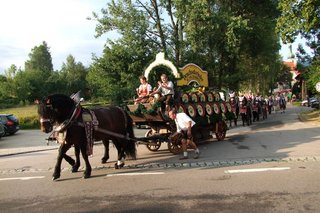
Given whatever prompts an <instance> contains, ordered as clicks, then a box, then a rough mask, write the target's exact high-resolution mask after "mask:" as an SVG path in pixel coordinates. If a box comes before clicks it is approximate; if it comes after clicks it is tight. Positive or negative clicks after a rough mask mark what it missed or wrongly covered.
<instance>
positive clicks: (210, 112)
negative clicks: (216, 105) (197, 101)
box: [206, 103, 213, 115]
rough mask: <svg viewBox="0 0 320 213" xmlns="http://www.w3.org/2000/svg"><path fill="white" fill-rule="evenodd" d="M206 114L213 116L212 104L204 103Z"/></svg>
mask: <svg viewBox="0 0 320 213" xmlns="http://www.w3.org/2000/svg"><path fill="white" fill-rule="evenodd" d="M206 113H207V114H208V115H212V114H213V108H212V104H210V103H206Z"/></svg>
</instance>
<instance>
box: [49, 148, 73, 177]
mask: <svg viewBox="0 0 320 213" xmlns="http://www.w3.org/2000/svg"><path fill="white" fill-rule="evenodd" d="M70 147H71V145H70V144H61V145H60V147H59V153H58V157H57V162H56V165H55V167H54V172H53V175H52V180H56V179H58V178H60V175H61V163H62V159H63V158H65V156H66V153H67V151H68V150H69V149H70Z"/></svg>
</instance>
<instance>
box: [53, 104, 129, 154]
mask: <svg viewBox="0 0 320 213" xmlns="http://www.w3.org/2000/svg"><path fill="white" fill-rule="evenodd" d="M118 108H119V109H120V111H121V112H122V113H123V117H124V119H125V128H127V121H128V120H127V116H126V114H125V112H124V110H123V109H121V108H120V107H118ZM80 115H81V116H82V121H79V118H80ZM73 125H76V126H81V127H84V129H85V133H86V139H87V154H88V156H90V155H92V153H93V142H94V137H93V133H94V131H97V132H101V133H103V134H106V135H109V136H113V137H116V138H122V139H127V140H134V139H132V138H129V137H128V135H123V134H119V133H116V132H113V131H110V130H107V129H102V128H99V121H98V119H97V117H96V115H95V113H94V111H92V110H90V109H84V108H82V107H81V106H80V105H79V104H77V105H76V106H75V109H74V110H73V113H72V115H71V117H70V118H69V119H67V120H65V121H64V122H62V124H60V125H59V126H57V127H56V128H54V130H53V133H52V135H54V136H53V137H49V138H54V139H55V140H56V141H57V142H59V143H60V144H65V143H66V136H67V130H68V128H70V127H71V126H73Z"/></svg>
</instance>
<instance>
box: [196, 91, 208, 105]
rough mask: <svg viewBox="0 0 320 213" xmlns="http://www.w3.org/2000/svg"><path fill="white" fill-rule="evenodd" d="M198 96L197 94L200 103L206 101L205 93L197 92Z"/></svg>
mask: <svg viewBox="0 0 320 213" xmlns="http://www.w3.org/2000/svg"><path fill="white" fill-rule="evenodd" d="M198 96H199V100H200V102H202V103H204V102H207V96H206V94H205V93H203V92H200V93H199V94H198Z"/></svg>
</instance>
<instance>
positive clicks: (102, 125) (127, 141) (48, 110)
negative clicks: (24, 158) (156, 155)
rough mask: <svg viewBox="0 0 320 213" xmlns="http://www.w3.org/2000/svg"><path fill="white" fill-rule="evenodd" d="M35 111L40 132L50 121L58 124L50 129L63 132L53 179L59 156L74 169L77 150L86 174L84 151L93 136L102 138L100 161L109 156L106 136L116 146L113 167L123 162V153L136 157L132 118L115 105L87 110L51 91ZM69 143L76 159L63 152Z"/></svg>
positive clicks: (87, 151) (77, 163) (57, 171)
mask: <svg viewBox="0 0 320 213" xmlns="http://www.w3.org/2000/svg"><path fill="white" fill-rule="evenodd" d="M38 114H39V116H40V123H41V130H42V131H43V132H46V133H49V132H51V131H52V130H53V127H54V125H58V128H56V129H55V130H54V131H56V132H60V134H62V135H64V136H65V137H64V139H63V142H62V143H61V145H60V148H59V154H58V157H57V163H56V166H55V169H54V173H53V180H55V179H58V178H59V177H60V173H61V162H62V159H63V158H65V160H66V161H67V162H68V163H69V164H71V165H72V167H73V168H72V171H73V172H76V171H78V168H79V167H80V157H79V155H80V151H81V154H82V157H83V159H84V161H85V164H86V169H85V172H84V178H89V177H90V176H91V166H90V163H89V160H88V155H90V150H92V145H93V140H94V141H102V142H103V144H104V146H105V153H104V157H103V158H102V163H105V162H106V161H107V160H108V159H109V140H112V142H113V143H114V145H115V147H116V148H117V150H118V162H117V163H116V164H115V166H116V168H118V167H121V166H123V165H124V158H125V156H126V155H128V156H130V157H131V158H132V159H135V158H136V147H135V141H134V140H132V139H133V138H134V132H133V124H132V119H131V118H130V116H129V115H128V114H127V113H126V112H125V111H124V110H122V109H121V108H119V107H115V106H108V107H104V108H95V109H91V110H88V109H85V108H82V107H81V106H80V105H79V104H77V103H76V102H75V101H74V100H73V99H71V98H70V97H68V96H66V95H62V94H54V95H50V96H47V97H45V98H43V99H42V100H41V101H40V102H39V108H38ZM90 126H91V128H90ZM91 130H92V131H91ZM90 138H91V139H92V141H90ZM72 145H74V147H75V155H76V161H74V160H73V159H72V158H71V157H69V156H68V155H67V154H66V152H67V151H68V150H69V149H70V147H71V146H72Z"/></svg>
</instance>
